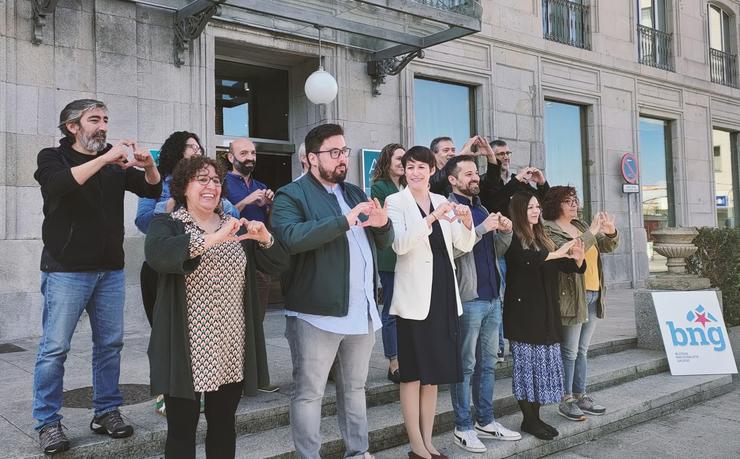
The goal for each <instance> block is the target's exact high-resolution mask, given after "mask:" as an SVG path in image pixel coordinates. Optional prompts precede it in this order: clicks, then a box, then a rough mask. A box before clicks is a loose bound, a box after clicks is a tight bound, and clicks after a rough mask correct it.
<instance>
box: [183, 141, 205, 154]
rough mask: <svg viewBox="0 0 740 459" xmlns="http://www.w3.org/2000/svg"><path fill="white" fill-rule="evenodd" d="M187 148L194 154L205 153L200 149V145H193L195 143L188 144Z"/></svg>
mask: <svg viewBox="0 0 740 459" xmlns="http://www.w3.org/2000/svg"><path fill="white" fill-rule="evenodd" d="M185 148H189V149H191V150H193V153H198V152H199V151H203V149H202V148H200V145H197V144H193V143H187V144H185Z"/></svg>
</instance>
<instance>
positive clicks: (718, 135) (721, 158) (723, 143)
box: [712, 129, 737, 228]
mask: <svg viewBox="0 0 740 459" xmlns="http://www.w3.org/2000/svg"><path fill="white" fill-rule="evenodd" d="M734 137H735V136H734V135H733V134H731V133H729V132H727V131H720V130H717V129H715V130H714V131H712V144H713V146H714V148H713V151H714V192H715V203H716V208H717V226H719V227H720V228H734V227H735V226H736V225H737V222H736V212H737V210H736V208H735V193H736V190H737V188H736V180H737V176H736V175H734V176H733V171H734V170H735V168H734V167H733V157H734V155H733V148H732V145H733V141H732V139H733V138H734Z"/></svg>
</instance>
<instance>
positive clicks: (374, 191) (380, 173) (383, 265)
mask: <svg viewBox="0 0 740 459" xmlns="http://www.w3.org/2000/svg"><path fill="white" fill-rule="evenodd" d="M404 153H406V150H405V149H404V148H403V146H402V145H400V144H397V143H389V144H388V145H386V146H384V147H383V149H382V150H381V151H380V158H379V159H378V163H377V164H376V165H375V170H373V179H372V183H373V185H372V188H370V197H372V198H377V200H378V201H379V202H380V205H381V206H382V205H385V198H387V197H388V196H389V195H391V194H393V193H398V191H399V190H400V189H401V187H402V186H403V185H404V181H403V179H404V175H403V164H402V163H401V158H402V157H403V154H404ZM395 270H396V252H394V251H393V249H392V248H390V247H389V248H387V249H378V275H379V276H380V285H381V286H382V287H383V311H382V312H381V314H380V319H381V320H382V322H383V351H384V353H385V358H386V359H388V379H389V380H390V381H391V382H394V383H396V384H398V383H400V382H401V376H400V374H399V372H398V341H397V339H396V317H395V316H392V315H390V314H389V313H388V311H390V309H391V300H392V299H393V277H394V274H395V273H394V271H395Z"/></svg>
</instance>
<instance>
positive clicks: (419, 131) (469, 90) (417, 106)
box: [414, 76, 476, 149]
mask: <svg viewBox="0 0 740 459" xmlns="http://www.w3.org/2000/svg"><path fill="white" fill-rule="evenodd" d="M475 126H476V120H475V87H473V86H470V85H466V84H461V83H454V82H449V81H444V80H437V79H432V78H428V77H420V76H416V77H414V144H415V145H424V146H429V144H430V143H431V141H432V139H434V138H435V137H440V136H447V137H451V138H452V139H453V141H454V142H455V145H456V146H457V148H458V149H459V148H461V147H462V145H463V144H464V143H465V142H466V141H467V140H468V139H469V138H470V137H472V136H473V135H475V134H476V132H475V131H476V128H475Z"/></svg>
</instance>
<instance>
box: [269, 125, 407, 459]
mask: <svg viewBox="0 0 740 459" xmlns="http://www.w3.org/2000/svg"><path fill="white" fill-rule="evenodd" d="M305 144H306V155H307V160H308V163H309V165H310V168H309V170H308V173H307V174H306V175H304V176H303V177H301V178H300V179H298V180H296V181H295V182H292V183H290V184H288V185H285V186H284V187H282V188H280V189H279V190H278V191H277V194H276V195H275V202H274V205H273V211H272V229H273V230H274V232H275V236H276V237H277V238H278V239H279V240H280V241H281V242H282V243H283V244H285V246H286V248H287V249H288V252H290V254H291V262H290V268H289V269H288V271H287V272H286V273H285V274H284V275H283V277H282V279H281V280H282V287H283V294H284V296H285V315H286V316H287V317H286V328H285V336H286V337H287V338H288V345H289V346H290V354H291V358H292V361H293V382H294V385H295V387H294V391H293V394H292V396H291V401H290V424H291V427H292V431H293V441H294V443H295V447H296V451H297V453H298V456H299V457H301V458H310V459H318V458H319V449H320V448H321V433H320V427H321V400H322V397H323V396H324V389H325V387H326V379H327V376H328V374H329V370H330V368H331V367H332V363H333V362H334V359H335V357H336V364H335V370H334V379H335V381H336V387H337V411H338V413H337V414H338V416H337V418H338V420H339V423H340V431H341V433H342V437H343V439H344V446H345V450H346V452H345V456H344V457H366V458H367V457H371V456H370V454H369V453H368V446H369V445H368V426H367V414H366V406H365V380H366V379H367V372H368V366H369V363H370V354H371V352H372V349H373V344H374V343H375V331H377V330H378V329H379V328H380V327H381V323H380V317H379V316H378V309H377V305H376V304H375V291H376V288H377V285H376V283H375V279H376V272H377V263H376V260H377V257H376V248H385V247H390V245H391V243H392V242H393V228H392V227H391V223H390V221H389V220H388V215H387V214H386V211H385V209H384V208H383V207H381V206H380V203H379V202H378V201H377V200H369V199H368V198H367V196H366V195H365V193H364V192H363V191H362V189H361V188H359V187H357V186H355V185H353V184H350V183H346V182H345V181H344V180H345V178H346V177H347V158H348V157H349V153H350V149H349V148H348V147H347V143H346V141H345V139H344V131H343V129H342V127H341V126H339V125H336V124H322V125H320V126H317V127H315V128H313V129H311V131H310V132H309V133H308V134H307V135H306V142H305Z"/></svg>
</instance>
